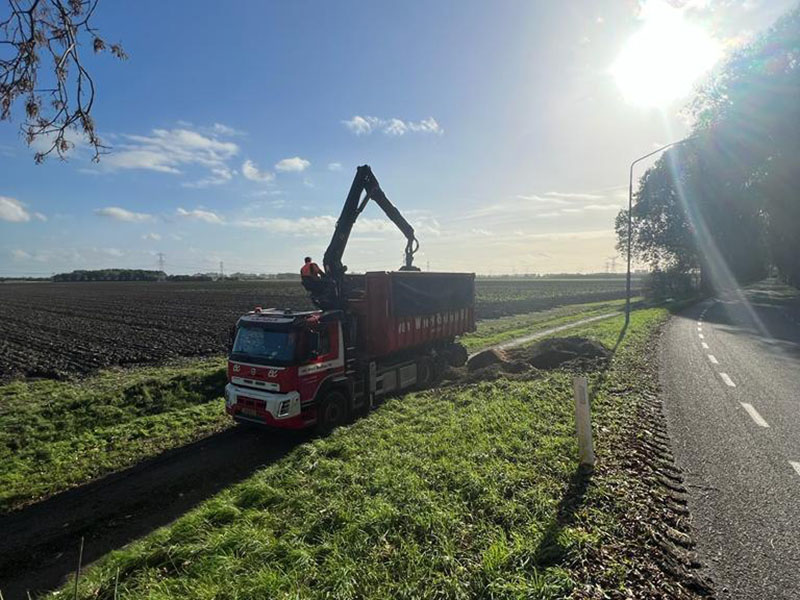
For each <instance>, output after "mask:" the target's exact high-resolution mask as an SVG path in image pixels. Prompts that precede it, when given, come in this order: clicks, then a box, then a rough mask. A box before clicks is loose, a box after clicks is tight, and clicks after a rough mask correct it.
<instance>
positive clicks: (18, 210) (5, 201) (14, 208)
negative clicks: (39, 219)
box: [0, 196, 44, 223]
mask: <svg viewBox="0 0 800 600" xmlns="http://www.w3.org/2000/svg"><path fill="white" fill-rule="evenodd" d="M36 214H39V213H36ZM42 216H44V215H42ZM30 220H31V215H30V213H29V212H28V211H27V210H25V206H24V205H23V204H22V202H20V201H19V200H17V199H16V198H9V197H8V196H0V221H9V222H11V223H26V222H28V221H30Z"/></svg>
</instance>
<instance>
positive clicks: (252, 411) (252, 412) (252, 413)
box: [239, 408, 261, 417]
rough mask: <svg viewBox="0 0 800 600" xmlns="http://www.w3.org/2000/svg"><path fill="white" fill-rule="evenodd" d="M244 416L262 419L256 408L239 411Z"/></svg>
mask: <svg viewBox="0 0 800 600" xmlns="http://www.w3.org/2000/svg"><path fill="white" fill-rule="evenodd" d="M239 412H240V413H242V414H243V415H247V416H248V417H260V416H261V415H259V414H258V411H257V410H256V409H255V408H243V409H242V410H240V411H239Z"/></svg>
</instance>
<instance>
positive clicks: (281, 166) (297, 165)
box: [275, 156, 311, 172]
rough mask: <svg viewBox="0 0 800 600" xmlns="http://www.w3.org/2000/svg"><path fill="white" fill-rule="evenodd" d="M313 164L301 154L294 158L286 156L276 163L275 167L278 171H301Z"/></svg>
mask: <svg viewBox="0 0 800 600" xmlns="http://www.w3.org/2000/svg"><path fill="white" fill-rule="evenodd" d="M310 166H311V163H310V162H309V161H307V160H306V159H304V158H300V157H299V156H294V157H292V158H284V159H283V160H280V161H278V162H277V163H275V169H276V170H277V171H293V172H300V171H305V170H306V169H307V168H308V167H310Z"/></svg>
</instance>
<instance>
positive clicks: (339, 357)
mask: <svg viewBox="0 0 800 600" xmlns="http://www.w3.org/2000/svg"><path fill="white" fill-rule="evenodd" d="M309 335H310V339H309V348H310V353H309V360H308V362H307V364H304V365H302V366H301V367H300V368H299V369H298V375H299V377H300V399H301V402H302V403H303V404H306V403H310V402H311V401H312V400H313V399H314V397H315V396H316V394H317V390H318V388H319V386H320V385H321V384H322V383H323V382H324V381H325V380H326V379H327V378H328V377H330V376H332V375H336V374H339V373H343V372H344V352H343V347H342V343H341V330H340V325H339V323H338V322H336V323H323V324H320V326H319V327H318V328H317V329H316V330H315V331H310V332H309Z"/></svg>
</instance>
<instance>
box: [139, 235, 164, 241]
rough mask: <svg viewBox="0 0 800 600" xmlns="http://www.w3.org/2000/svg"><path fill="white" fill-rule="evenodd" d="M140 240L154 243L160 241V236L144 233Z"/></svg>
mask: <svg viewBox="0 0 800 600" xmlns="http://www.w3.org/2000/svg"><path fill="white" fill-rule="evenodd" d="M142 239H143V240H152V241H154V242H157V241H158V240H160V239H161V236H160V235H159V234H157V233H145V234H144V235H143V236H142Z"/></svg>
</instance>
